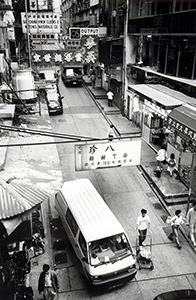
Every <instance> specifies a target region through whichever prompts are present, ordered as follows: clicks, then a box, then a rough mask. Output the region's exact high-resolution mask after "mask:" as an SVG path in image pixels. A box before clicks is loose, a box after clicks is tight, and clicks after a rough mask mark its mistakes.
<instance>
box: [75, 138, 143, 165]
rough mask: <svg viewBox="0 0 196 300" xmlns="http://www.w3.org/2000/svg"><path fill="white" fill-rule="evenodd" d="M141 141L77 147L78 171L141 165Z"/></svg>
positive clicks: (134, 140) (137, 139)
mask: <svg viewBox="0 0 196 300" xmlns="http://www.w3.org/2000/svg"><path fill="white" fill-rule="evenodd" d="M140 158H141V139H140V138H135V139H133V140H131V141H122V142H119V141H117V142H115V141H113V142H106V143H105V142H102V143H99V142H97V143H96V142H95V143H93V144H82V145H76V146H75V162H76V170H77V171H82V170H90V169H98V168H106V167H107V168H108V167H116V166H122V167H123V166H136V165H140Z"/></svg>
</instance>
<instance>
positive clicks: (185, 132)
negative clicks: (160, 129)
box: [167, 104, 196, 187]
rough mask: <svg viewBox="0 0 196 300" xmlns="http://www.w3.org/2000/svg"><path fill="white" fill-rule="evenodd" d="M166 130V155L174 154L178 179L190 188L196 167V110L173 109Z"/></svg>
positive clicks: (189, 108) (187, 107) (187, 106)
mask: <svg viewBox="0 0 196 300" xmlns="http://www.w3.org/2000/svg"><path fill="white" fill-rule="evenodd" d="M168 128H169V130H170V133H169V135H168V148H167V152H168V155H170V154H171V153H174V154H175V157H176V161H177V168H178V172H179V176H180V179H181V180H182V181H183V182H184V183H185V184H186V186H188V187H190V184H191V182H193V180H192V179H193V176H194V170H195V167H196V108H195V107H194V106H191V105H188V104H186V105H183V106H180V107H177V108H175V109H174V110H173V111H172V112H171V113H170V114H169V115H168Z"/></svg>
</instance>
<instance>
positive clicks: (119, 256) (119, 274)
mask: <svg viewBox="0 0 196 300" xmlns="http://www.w3.org/2000/svg"><path fill="white" fill-rule="evenodd" d="M56 208H57V211H58V213H59V215H60V217H61V220H62V223H63V226H64V228H65V231H66V233H67V235H68V237H69V240H70V242H71V244H72V247H73V249H74V251H75V253H76V255H77V257H78V258H79V260H80V262H81V264H82V268H83V272H84V274H85V276H86V277H87V279H88V280H89V281H90V282H91V283H92V285H94V286H96V285H103V284H106V283H112V284H114V282H115V281H117V282H119V283H120V282H125V281H127V280H129V279H133V278H134V277H135V275H136V272H137V271H136V266H135V256H134V253H133V250H132V247H131V244H130V242H129V239H128V237H127V235H126V233H125V231H124V229H123V227H122V225H121V224H120V223H119V221H118V220H117V218H116V217H115V216H114V214H113V213H112V212H111V210H110V209H109V207H108V206H107V205H106V203H105V201H104V200H103V199H102V197H101V196H100V195H99V193H98V192H97V190H96V189H95V188H94V186H93V185H92V183H91V182H90V180H88V179H79V180H74V181H68V182H65V183H64V184H63V186H62V188H61V190H60V191H59V192H58V193H57V194H56Z"/></svg>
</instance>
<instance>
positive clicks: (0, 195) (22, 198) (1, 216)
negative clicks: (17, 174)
mask: <svg viewBox="0 0 196 300" xmlns="http://www.w3.org/2000/svg"><path fill="white" fill-rule="evenodd" d="M48 198H49V195H48V194H47V193H45V192H43V191H41V190H39V189H37V187H35V186H30V185H27V184H24V185H22V184H16V183H10V184H8V183H6V182H5V181H4V180H3V179H0V220H6V219H8V218H12V217H14V216H17V215H20V214H22V213H24V212H26V211H29V210H31V209H32V208H34V207H35V206H37V205H38V204H41V203H42V202H43V201H45V200H47V199H48Z"/></svg>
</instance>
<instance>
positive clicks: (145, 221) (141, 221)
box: [137, 208, 150, 246]
mask: <svg viewBox="0 0 196 300" xmlns="http://www.w3.org/2000/svg"><path fill="white" fill-rule="evenodd" d="M148 229H149V230H150V218H149V216H148V215H147V210H146V209H144V208H143V209H142V210H141V215H140V216H139V217H138V218H137V230H138V234H139V246H145V244H144V241H145V239H146V235H147V230H148Z"/></svg>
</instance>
